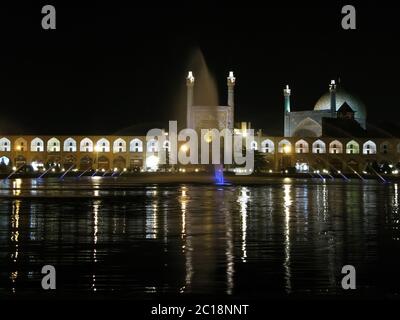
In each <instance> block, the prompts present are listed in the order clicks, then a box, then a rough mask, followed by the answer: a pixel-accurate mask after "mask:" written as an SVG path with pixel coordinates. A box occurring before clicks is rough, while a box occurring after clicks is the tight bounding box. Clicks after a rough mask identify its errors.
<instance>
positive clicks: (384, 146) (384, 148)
mask: <svg viewBox="0 0 400 320" xmlns="http://www.w3.org/2000/svg"><path fill="white" fill-rule="evenodd" d="M391 149H392V145H391V144H390V143H389V142H388V141H383V142H382V143H381V144H380V146H379V151H380V153H383V154H387V153H389V152H390V151H391Z"/></svg>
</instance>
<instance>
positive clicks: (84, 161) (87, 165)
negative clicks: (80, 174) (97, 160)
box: [79, 156, 93, 170]
mask: <svg viewBox="0 0 400 320" xmlns="http://www.w3.org/2000/svg"><path fill="white" fill-rule="evenodd" d="M92 167H93V159H92V158H91V157H89V156H84V157H82V158H81V160H80V161H79V169H80V170H88V169H91V168H92Z"/></svg>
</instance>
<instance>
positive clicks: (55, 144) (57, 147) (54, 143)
mask: <svg viewBox="0 0 400 320" xmlns="http://www.w3.org/2000/svg"><path fill="white" fill-rule="evenodd" d="M60 151H61V143H60V140H58V139H57V138H51V139H49V140H48V141H47V152H60Z"/></svg>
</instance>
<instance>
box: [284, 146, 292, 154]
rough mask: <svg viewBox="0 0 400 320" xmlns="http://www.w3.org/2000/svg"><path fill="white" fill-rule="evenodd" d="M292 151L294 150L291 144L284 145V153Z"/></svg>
mask: <svg viewBox="0 0 400 320" xmlns="http://www.w3.org/2000/svg"><path fill="white" fill-rule="evenodd" d="M290 151H292V148H291V147H290V146H284V147H283V152H284V153H290Z"/></svg>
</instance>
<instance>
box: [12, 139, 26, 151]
mask: <svg viewBox="0 0 400 320" xmlns="http://www.w3.org/2000/svg"><path fill="white" fill-rule="evenodd" d="M14 145H15V150H16V151H26V148H27V146H28V142H27V141H26V140H25V139H24V138H18V139H17V140H15V142H14Z"/></svg>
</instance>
